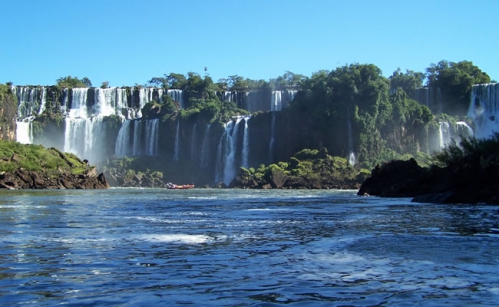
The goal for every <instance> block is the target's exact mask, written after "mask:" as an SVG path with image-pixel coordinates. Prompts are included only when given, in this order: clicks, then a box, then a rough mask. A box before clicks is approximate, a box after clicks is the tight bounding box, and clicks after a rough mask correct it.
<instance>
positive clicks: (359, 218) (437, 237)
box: [0, 188, 499, 307]
mask: <svg viewBox="0 0 499 307" xmlns="http://www.w3.org/2000/svg"><path fill="white" fill-rule="evenodd" d="M355 193H356V191H338V190H336V191H333V190H315V191H311V190H243V189H192V190H184V191H181V190H165V189H130V188H129V189H125V188H117V189H109V190H51V191H36V190H35V191H33V190H32V191H0V194H1V197H0V210H1V211H2V214H1V215H0V231H1V232H2V234H3V235H2V240H1V242H0V247H1V251H2V252H1V256H0V257H1V259H2V261H1V263H0V272H1V278H0V280H1V287H0V305H3V306H17V305H23V306H25V305H26V304H28V305H33V306H54V305H59V304H60V305H71V306H96V305H98V306H109V305H113V306H180V305H182V306H185V305H192V306H277V305H290V306H298V305H299V306H309V305H311V306H312V305H313V306H439V307H441V306H497V302H498V301H499V286H498V285H499V207H498V206H480V205H466V204H459V205H437V204H425V205H421V204H416V203H412V202H410V200H409V199H401V198H392V199H386V198H376V197H360V196H357V195H355Z"/></svg>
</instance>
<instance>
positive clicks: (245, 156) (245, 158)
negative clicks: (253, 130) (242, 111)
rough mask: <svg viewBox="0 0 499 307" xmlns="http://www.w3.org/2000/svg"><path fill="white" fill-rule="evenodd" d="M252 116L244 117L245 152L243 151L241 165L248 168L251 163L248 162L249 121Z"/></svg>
mask: <svg viewBox="0 0 499 307" xmlns="http://www.w3.org/2000/svg"><path fill="white" fill-rule="evenodd" d="M250 118H251V117H250V116H246V117H244V136H243V152H242V162H241V166H242V167H245V168H248V166H249V163H248V160H249V159H248V157H249V150H250V148H249V141H250V140H249V124H248V121H249V120H250Z"/></svg>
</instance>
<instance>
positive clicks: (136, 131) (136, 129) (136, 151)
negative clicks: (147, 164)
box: [132, 119, 141, 156]
mask: <svg viewBox="0 0 499 307" xmlns="http://www.w3.org/2000/svg"><path fill="white" fill-rule="evenodd" d="M140 136H141V134H140V120H138V119H136V120H134V121H133V143H132V146H133V147H132V148H133V150H132V156H138V155H140V148H141V142H140V141H141V137H140Z"/></svg>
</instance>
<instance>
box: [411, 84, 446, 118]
mask: <svg viewBox="0 0 499 307" xmlns="http://www.w3.org/2000/svg"><path fill="white" fill-rule="evenodd" d="M412 99H414V100H416V101H417V102H418V103H420V104H422V105H425V106H427V107H428V108H429V109H430V110H431V111H432V112H433V113H442V111H443V106H442V91H441V90H440V88H435V87H422V88H418V89H416V90H415V91H414V93H413V95H412Z"/></svg>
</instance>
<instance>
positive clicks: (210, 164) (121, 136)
mask: <svg viewBox="0 0 499 307" xmlns="http://www.w3.org/2000/svg"><path fill="white" fill-rule="evenodd" d="M13 88H14V91H15V93H16V96H17V98H18V101H19V108H18V120H17V141H18V142H21V143H33V142H34V137H33V128H32V120H33V119H34V116H33V114H42V112H43V110H45V108H46V100H47V89H46V88H44V87H13ZM134 90H135V92H134V93H133V94H132V95H128V96H127V90H126V89H125V88H108V89H98V88H92V89H88V88H80V89H78V88H75V89H72V90H68V89H65V90H64V92H63V96H62V103H61V105H62V108H63V110H62V111H63V114H64V115H65V120H64V123H63V128H62V129H63V130H64V134H63V140H62V142H61V143H62V144H60V143H55V144H54V138H53V137H48V138H44V139H41V140H37V142H38V143H41V144H42V145H45V146H46V147H56V148H58V149H60V150H63V151H66V152H72V153H75V154H76V155H78V156H79V157H80V158H82V159H88V160H89V161H90V163H91V164H96V163H97V162H99V161H104V160H106V159H107V158H108V157H109V156H114V157H125V156H128V157H131V156H151V157H161V159H165V160H167V161H181V160H190V161H191V162H192V164H194V165H198V167H199V172H203V173H206V174H210V175H209V176H210V178H211V179H210V182H209V183H210V184H213V183H218V182H223V183H225V184H226V185H229V184H230V182H231V181H232V179H234V177H235V175H236V173H237V170H238V169H239V167H241V166H245V167H247V166H252V167H258V166H259V165H260V164H262V163H263V164H270V163H275V162H277V160H276V153H277V150H276V148H275V146H276V143H278V142H279V141H280V142H281V144H282V142H285V139H286V135H283V134H282V133H283V132H282V131H281V132H280V133H277V132H276V131H278V130H279V129H277V128H278V126H276V125H278V123H277V122H278V121H277V120H276V114H278V113H280V112H281V110H282V109H283V108H284V107H285V106H287V105H288V104H289V103H290V101H292V100H293V99H294V97H295V95H296V93H297V91H295V90H284V91H272V93H271V97H269V98H268V99H267V98H265V99H263V98H262V96H261V95H259V94H258V93H255V92H230V91H226V92H220V93H218V95H219V98H220V99H221V100H222V101H232V102H236V103H237V105H238V106H239V107H241V108H244V109H246V110H249V111H250V112H257V111H263V112H269V113H270V114H271V115H270V116H269V123H268V125H269V129H268V131H270V135H258V136H257V138H258V140H255V139H253V140H251V137H250V136H251V135H252V134H251V131H252V130H253V129H255V128H259V127H254V126H252V117H251V116H246V117H238V118H234V119H232V120H230V121H229V122H227V123H226V124H225V125H224V128H223V129H222V130H220V129H215V127H214V125H211V124H209V123H208V124H203V125H201V124H198V123H193V124H191V126H190V127H189V126H186V123H181V121H180V120H177V122H176V124H175V126H173V127H170V128H169V129H175V130H174V132H171V131H167V133H170V134H172V135H174V137H172V138H169V139H164V138H161V135H163V134H164V133H165V130H164V129H165V128H161V127H160V121H159V119H144V118H143V116H142V112H141V110H142V108H143V107H144V105H145V104H146V103H147V102H149V101H153V100H154V101H158V102H162V101H161V100H162V97H163V95H168V96H170V97H171V98H172V99H173V100H174V101H175V102H176V103H178V105H179V107H180V108H183V107H184V104H185V103H184V101H183V100H184V98H183V93H182V90H162V89H157V88H140V89H134ZM498 91H499V86H498V84H485V85H475V86H474V87H473V89H472V93H471V97H472V98H471V101H470V107H469V112H468V117H469V118H470V119H471V120H472V121H473V123H474V127H473V128H474V130H475V131H473V130H472V129H471V128H470V127H469V126H468V125H467V123H466V122H464V121H461V122H457V124H456V125H455V126H450V125H449V123H448V122H440V126H439V130H438V131H437V135H436V136H434V137H433V138H432V139H433V141H432V144H433V145H431V146H430V150H431V151H437V150H440V149H442V148H444V147H445V146H446V145H448V144H449V143H450V141H451V139H452V138H454V139H456V138H458V137H459V136H460V135H464V136H470V135H476V136H477V137H481V138H482V137H488V136H490V135H491V134H492V133H493V131H495V130H497V127H498V124H499V122H498V119H497V116H496V115H497V113H498V108H499V102H498V99H499V94H498ZM414 99H416V100H418V101H419V102H420V103H422V104H425V105H427V106H428V107H429V108H430V109H431V110H432V111H433V112H434V113H435V112H437V113H438V112H439V110H441V109H442V106H441V95H440V94H439V91H438V90H434V89H431V88H423V89H420V90H418V91H417V92H416V95H415V97H414ZM109 115H116V116H119V117H120V118H121V128H120V129H119V132H117V133H116V135H110V134H109V129H108V127H107V124H106V122H105V118H106V117H107V116H109ZM347 125H348V126H347V127H346V128H347V133H345V139H346V142H345V143H348V150H347V148H345V152H344V155H345V158H347V159H348V161H349V163H350V164H352V165H354V164H355V163H356V156H355V147H354V144H353V135H352V127H351V125H352V124H351V122H350V121H348V122H347ZM161 129H163V130H161ZM253 133H255V132H254V131H253ZM253 137H255V134H253ZM255 141H258V142H259V143H260V144H261V143H264V145H263V146H264V147H266V149H261V148H260V149H259V152H258V154H257V153H256V149H255V148H254V146H252V144H254V142H255ZM457 141H459V140H457ZM259 146H260V147H261V145H259ZM345 146H346V145H345ZM109 147H111V148H109ZM165 148H166V149H165ZM186 148H187V149H186ZM186 150H187V151H186ZM255 155H258V157H259V158H258V159H255V158H254V157H255Z"/></svg>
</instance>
